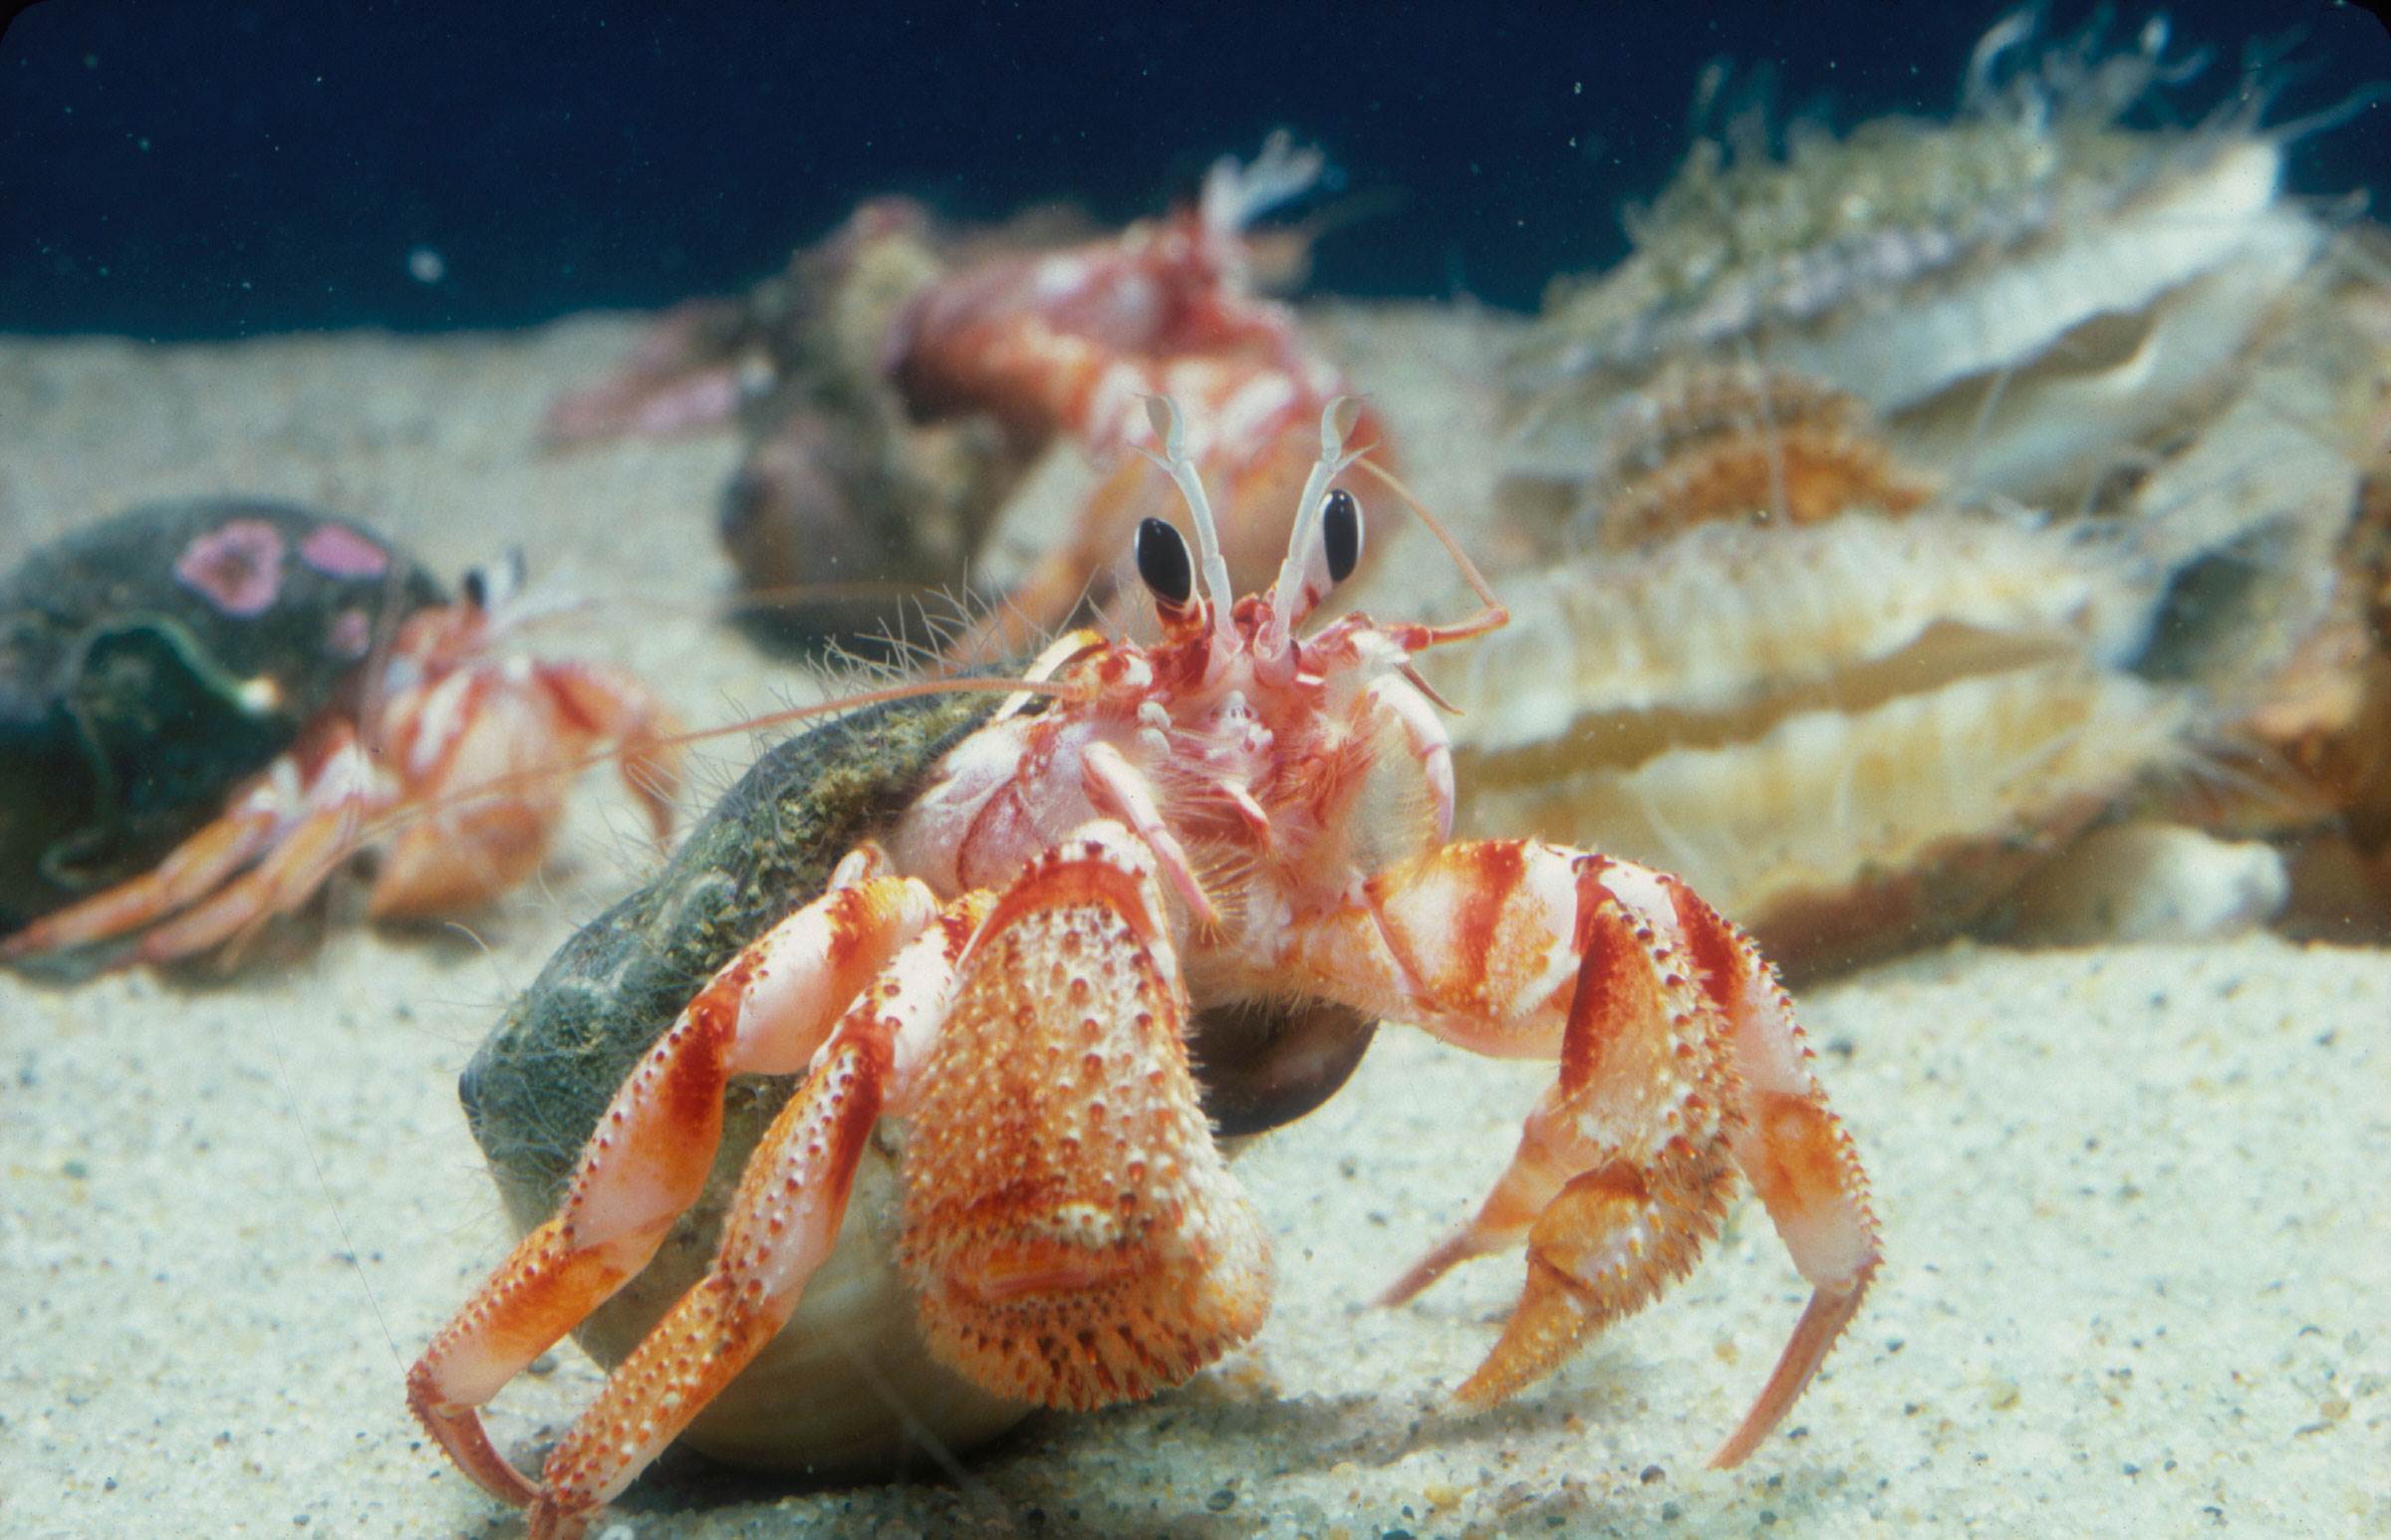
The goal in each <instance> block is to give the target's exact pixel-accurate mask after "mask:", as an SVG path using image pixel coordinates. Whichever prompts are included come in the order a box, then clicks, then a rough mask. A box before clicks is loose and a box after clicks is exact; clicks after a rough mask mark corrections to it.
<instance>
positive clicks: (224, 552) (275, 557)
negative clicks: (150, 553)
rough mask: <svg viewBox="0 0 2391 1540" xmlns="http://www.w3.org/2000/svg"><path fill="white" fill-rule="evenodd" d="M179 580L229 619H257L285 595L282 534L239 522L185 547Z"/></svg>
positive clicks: (263, 525) (177, 573)
mask: <svg viewBox="0 0 2391 1540" xmlns="http://www.w3.org/2000/svg"><path fill="white" fill-rule="evenodd" d="M174 576H175V577H177V578H180V579H181V580H182V582H183V585H184V586H185V587H186V588H189V589H191V590H192V591H194V592H195V593H197V594H198V595H199V596H200V597H201V598H202V599H205V600H206V601H207V602H208V603H209V604H211V605H214V606H215V607H216V608H217V609H219V610H221V611H223V612H224V613H225V614H226V615H257V614H259V613H261V612H262V611H265V610H267V609H269V608H271V607H272V605H273V603H274V596H275V595H276V594H279V593H281V592H282V531H280V530H278V529H276V528H275V527H274V526H273V525H271V524H268V523H267V522H266V521H265V520H263V519H234V520H232V521H231V522H230V523H227V524H221V525H218V526H217V527H216V528H214V529H212V530H210V531H208V532H207V533H206V534H204V535H201V536H200V537H199V538H198V539H196V540H194V541H192V542H191V543H190V544H189V545H188V546H186V547H184V548H183V552H182V555H181V557H180V558H179V559H177V560H176V561H175V563H174Z"/></svg>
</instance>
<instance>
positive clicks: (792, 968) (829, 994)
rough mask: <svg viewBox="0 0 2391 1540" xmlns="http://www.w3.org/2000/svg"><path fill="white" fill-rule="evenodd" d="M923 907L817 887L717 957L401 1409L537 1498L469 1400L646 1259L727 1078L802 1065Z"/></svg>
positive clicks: (678, 1198)
mask: <svg viewBox="0 0 2391 1540" xmlns="http://www.w3.org/2000/svg"><path fill="white" fill-rule="evenodd" d="M843 870H844V869H843ZM937 913H938V904H937V899H936V898H935V896H934V895H932V894H931V893H930V890H929V889H927V888H925V887H923V886H922V885H921V884H919V883H916V882H913V881H910V880H907V879H901V878H889V877H879V878H870V879H867V880H865V881H862V882H860V883H857V884H855V885H854V886H851V887H845V888H840V889H837V890H835V891H833V892H831V893H827V894H825V895H824V896H823V897H822V898H818V899H816V900H815V901H814V902H812V903H809V904H807V905H806V906H805V907H804V908H801V909H799V910H798V911H797V912H796V913H794V914H792V915H790V916H789V917H788V918H787V919H785V920H783V921H781V922H780V924H778V925H776V926H775V927H773V929H771V930H770V931H768V932H766V933H765V935H764V936H763V937H762V938H761V939H759V940H758V941H756V942H755V943H754V944H753V945H751V946H749V947H748V948H747V949H746V950H745V951H743V952H741V953H740V954H739V955H738V956H737V957H735V958H733V959H732V960H731V961H730V962H729V963H727V964H726V965H725V966H724V967H723V968H722V970H721V971H720V972H718V973H716V974H715V975H714V978H713V981H712V982H711V983H709V984H707V985H706V987H705V988H704V989H703V990H701V991H699V993H698V994H697V996H696V998H694V999H693V1000H691V1001H690V1002H689V1005H688V1007H687V1009H685V1010H684V1011H682V1012H681V1015H680V1018H679V1019H678V1020H677V1021H675V1022H674V1023H673V1024H672V1026H671V1027H670V1029H668V1030H667V1031H666V1032H665V1033H664V1036H663V1037H662V1038H660V1039H659V1040H658V1041H657V1044H656V1046H655V1048H653V1049H651V1050H650V1051H649V1054H648V1057H647V1058H646V1059H644V1060H643V1061H641V1064H640V1066H639V1068H638V1069H637V1070H635V1071H634V1072H633V1073H632V1076H631V1078H630V1079H629V1080H628V1081H627V1082H626V1083H625V1084H624V1087H623V1089H622V1090H621V1091H620V1092H619V1093H617V1095H616V1097H615V1101H614V1104H613V1106H611V1107H610V1108H609V1109H608V1110H607V1112H606V1114H605V1116H604V1117H603V1118H602V1119H601V1120H600V1122H599V1125H598V1132H597V1133H596V1134H594V1135H593V1136H592V1137H591V1140H590V1143H589V1146H588V1148H587V1149H586V1150H585V1151H584V1152H583V1154H582V1158H581V1164H580V1166H579V1167H578V1168H577V1169H576V1170H575V1172H574V1174H573V1180H572V1183H571V1185H570V1186H569V1187H568V1188H567V1190H566V1196H565V1201H564V1204H563V1206H562V1208H561V1209H560V1210H559V1212H558V1213H557V1216H556V1217H555V1218H553V1219H551V1220H549V1221H548V1222H547V1223H546V1224H543V1225H541V1226H540V1227H539V1228H538V1229H536V1230H534V1231H532V1232H531V1233H530V1234H529V1235H527V1236H525V1237H524V1238H523V1240H522V1242H521V1244H519V1245H518V1246H516V1248H515V1250H514V1253H513V1254H512V1255H511V1256H509V1257H508V1258H507V1259H506V1261H505V1262H504V1263H503V1264H501V1265H500V1267H499V1268H498V1270H497V1271H496V1272H495V1273H493V1274H492V1275H491V1276H490V1279H489V1281H488V1282H487V1283H485V1284H483V1285H482V1287H481V1289H480V1291H479V1292H478V1293H476V1294H475V1295H474V1297H473V1298H472V1299H471V1300H470V1301H469V1302H467V1304H466V1305H465V1307H464V1308H463V1309H462V1310H460V1311H459V1312H458V1313H457V1315H456V1317H455V1319H454V1320H452V1321H451V1322H450V1323H449V1325H448V1326H447V1328H446V1329H445V1330H443V1331H442V1332H441V1333H440V1334H439V1336H438V1337H436V1338H434V1339H433V1341H432V1343H431V1346H430V1347H428V1348H426V1349H425V1350H424V1352H423V1356H422V1357H421V1358H420V1359H418V1360H417V1361H416V1362H415V1366H414V1368H413V1369H412V1370H411V1371H410V1372H409V1373H408V1375H407V1403H408V1405H409V1407H411V1408H412V1409H413V1411H414V1413H415V1415H416V1417H417V1418H419V1419H420V1420H421V1421H422V1423H423V1425H424V1426H425V1427H426V1428H428V1429H430V1431H431V1434H432V1436H433V1437H435V1438H437V1439H438V1440H439V1442H440V1445H441V1447H443V1448H444V1449H446V1450H447V1451H448V1454H449V1457H450V1458H452V1459H454V1460H455V1461H456V1463H457V1464H458V1465H459V1466H460V1467H461V1468H462V1469H463V1470H464V1471H465V1473H466V1474H468V1475H470V1476H472V1477H473V1479H474V1480H475V1481H477V1482H479V1483H480V1484H481V1485H482V1486H483V1487H484V1488H485V1489H487V1490H488V1491H489V1492H491V1493H492V1494H493V1495H495V1496H497V1497H500V1498H503V1499H505V1500H507V1501H509V1502H517V1503H524V1502H529V1501H531V1500H532V1499H533V1498H534V1497H535V1496H536V1495H537V1491H536V1489H535V1488H534V1487H533V1486H532V1484H531V1483H530V1482H529V1481H528V1480H526V1479H525V1478H524V1477H523V1476H522V1475H521V1474H520V1473H519V1472H518V1471H516V1470H515V1469H514V1467H513V1466H511V1465H510V1464H508V1463H507V1461H506V1459H505V1457H504V1456H502V1455H500V1454H499V1453H498V1452H497V1450H496V1449H495V1448H494V1447H493V1446H492V1445H491V1443H490V1440H489V1434H488V1432H487V1430H486V1429H485V1428H484V1427H483V1426H482V1422H481V1416H480V1412H479V1411H478V1409H479V1408H480V1407H481V1406H482V1405H484V1404H485V1403H487V1402H488V1401H489V1400H490V1399H491V1398H492V1397H494V1396H496V1395H497V1394H498V1391H499V1389H500V1388H501V1387H503V1386H504V1385H505V1384H506V1383H507V1381H509V1380H511V1379H513V1378H514V1377H515V1376H516V1375H517V1374H518V1373H520V1372H521V1371H522V1369H523V1367H524V1366H525V1365H526V1364H529V1363H530V1362H531V1361H532V1360H533V1359H535V1358H537V1357H539V1355H540V1354H542V1353H544V1352H546V1351H547V1350H548V1349H549V1347H551V1346H552V1345H554V1344H555V1342H556V1341H557V1340H558V1339H559V1338H561V1337H563V1336H564V1335H565V1333H567V1332H568V1331H571V1330H572V1329H573V1328H574V1327H575V1326H577V1325H579V1324H580V1323H581V1321H582V1320H583V1319H584V1318H585V1317H587V1316H588V1315H589V1313H590V1312H591V1311H592V1310H595V1309H596V1308H597V1307H598V1306H599V1305H600V1304H602V1303H604V1302H605V1300H606V1299H607V1298H608V1297H609V1296H610V1295H612V1294H613V1293H614V1292H615V1290H616V1289H617V1288H619V1287H621V1286H622V1284H623V1282H624V1280H626V1279H628V1278H629V1277H631V1276H632V1275H633V1274H634V1273H636V1272H638V1271H639V1270H640V1269H641V1268H642V1267H644V1266H646V1265H647V1262H648V1259H649V1258H650V1257H651V1256H653V1255H654V1254H655V1251H656V1248H657V1246H658V1245H659V1244H660V1243H661V1242H662V1241H663V1239H664V1234H665V1232H666V1231H667V1230H669V1229H670V1228H671V1225H672V1221H673V1220H674V1219H675V1218H676V1217H677V1216H678V1215H679V1213H680V1212H681V1210H682V1209H684V1208H686V1207H687V1206H688V1204H689V1203H690V1202H691V1201H693V1200H694V1199H695V1197H696V1196H697V1194H698V1192H699V1191H700V1190H701V1189H702V1188H703V1186H704V1183H705V1174H706V1171H707V1170H708V1169H709V1168H710V1167H711V1166H712V1164H713V1158H714V1149H715V1146H716V1145H717V1144H719V1143H720V1140H721V1133H722V1091H723V1087H724V1085H725V1083H727V1082H728V1080H729V1079H730V1077H731V1076H733V1075H741V1074H765V1075H769V1074H783V1075H785V1074H793V1073H795V1072H797V1071H799V1070H802V1069H803V1068H805V1066H806V1063H807V1061H808V1060H809V1059H810V1058H811V1057H812V1055H813V1054H814V1052H815V1050H816V1048H817V1047H819V1046H820V1045H821V1044H822V1043H823V1042H824V1040H825V1039H826V1037H827V1036H828V1035H829V1033H830V1031H831V1029H832V1027H833V1025H834V1024H835V1023H837V1022H838V1021H839V1019H840V1016H841V1014H842V1013H843V1012H845V1011H846V1010H847V1008H848V1006H849V1005H850V1004H851V1003H852V1002H854V1001H855V999H856V998H857V996H858V995H859V994H861V993H862V992H863V990H864V989H865V987H866V985H868V984H870V983H871V982H872V981H873V979H874V978H875V977H876V976H877V975H878V974H880V973H881V971H882V970H883V969H884V968H885V967H887V966H888V965H889V963H890V960H891V959H892V958H893V957H895V956H896V955H897V953H898V950H899V948H900V947H902V946H903V945H905V943H907V942H908V941H909V940H911V939H912V938H913V937H915V936H916V935H918V934H920V933H921V932H922V930H923V929H924V928H925V927H926V926H928V925H930V922H931V921H932V920H933V919H934V918H935V917H936V915H937ZM634 1468H635V1469H636V1468H637V1467H634ZM624 1479H625V1480H628V1479H629V1475H628V1474H626V1475H625V1477H624Z"/></svg>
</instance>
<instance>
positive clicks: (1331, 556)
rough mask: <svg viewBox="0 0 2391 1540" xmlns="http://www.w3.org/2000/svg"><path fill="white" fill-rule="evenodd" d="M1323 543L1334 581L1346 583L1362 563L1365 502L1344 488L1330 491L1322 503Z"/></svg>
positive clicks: (1321, 526) (1323, 549)
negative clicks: (1363, 506) (1363, 503)
mask: <svg viewBox="0 0 2391 1540" xmlns="http://www.w3.org/2000/svg"><path fill="white" fill-rule="evenodd" d="M1320 545H1321V554H1322V555H1324V556H1326V557H1327V558H1328V581H1329V582H1331V583H1342V582H1344V581H1345V580H1346V579H1347V578H1350V577H1352V576H1353V570H1354V569H1355V568H1356V567H1359V566H1360V565H1362V505H1361V503H1360V502H1359V501H1358V500H1356V499H1355V497H1354V495H1353V494H1352V493H1351V492H1348V491H1346V490H1345V489H1344V488H1343V487H1338V488H1337V489H1336V490H1335V491H1333V492H1331V493H1329V494H1328V500H1327V502H1325V503H1323V504H1322V505H1321V508H1320Z"/></svg>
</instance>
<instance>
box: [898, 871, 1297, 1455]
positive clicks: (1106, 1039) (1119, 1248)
mask: <svg viewBox="0 0 2391 1540" xmlns="http://www.w3.org/2000/svg"><path fill="white" fill-rule="evenodd" d="M1151 874H1152V862H1151V859H1150V858H1147V857H1145V855H1144V853H1143V851H1142V850H1140V849H1137V848H1136V847H1133V846H1131V845H1129V844H1128V843H1127V842H1126V841H1125V840H1124V839H1123V837H1122V836H1120V835H1118V834H1115V835H1112V836H1110V837H1106V838H1098V839H1091V840H1086V841H1076V842H1073V843H1072V844H1070V845H1067V846H1065V847H1063V848H1061V849H1059V850H1057V851H1056V852H1054V853H1053V855H1052V856H1050V857H1049V858H1047V859H1045V860H1043V861H1040V862H1039V863H1037V864H1036V865H1034V866H1032V867H1031V868H1030V870H1029V871H1028V872H1026V873H1024V874H1023V875H1022V877H1021V879H1020V880H1019V881H1018V882H1017V883H1016V884H1015V885H1014V887H1013V889H1012V891H1011V892H1010V893H1009V894H1007V895H1006V897H1005V898H1004V900H1003V902H1002V903H1000V904H999V905H998V906H997V908H996V910H995V912H994V913H993V914H992V915H991V916H990V917H989V920H988V923H987V927H986V929H985V931H984V932H983V933H982V935H981V937H980V939H979V942H978V943H977V944H976V945H975V946H974V947H973V949H972V953H971V958H970V962H969V964H968V966H967V968H966V978H965V980H964V983H963V985H962V988H961V989H960V990H959V992H958V993H957V996H956V999H955V1002H954V1009H953V1012H952V1014H951V1015H950V1017H949V1018H948V1021H947V1025H946V1029H945V1031H944V1033H943V1034H942V1035H941V1036H940V1037H939V1039H938V1044H937V1047H936V1049H935V1051H934V1052H933V1054H932V1057H931V1060H930V1070H929V1074H928V1075H927V1077H926V1079H925V1082H924V1091H923V1095H922V1098H921V1100H920V1101H919V1102H918V1103H917V1104H915V1106H914V1108H913V1110H912V1111H913V1118H914V1133H913V1143H912V1145H911V1146H910V1149H909V1153H908V1158H907V1161H906V1167H905V1170H906V1238H905V1244H904V1247H903V1250H902V1252H901V1260H902V1261H903V1263H904V1265H905V1267H906V1270H907V1272H908V1274H909V1275H910V1276H912V1278H913V1279H914V1282H915V1286H916V1288H917V1289H918V1290H919V1293H920V1302H921V1311H922V1322H923V1326H924V1329H925V1331H926V1332H927V1334H928V1336H929V1339H930V1347H931V1350H932V1351H933V1352H935V1353H936V1354H937V1355H938V1356H939V1358H940V1359H942V1360H943V1361H945V1362H946V1363H947V1364H949V1365H951V1366H953V1367H954V1368H956V1369H958V1370H961V1371H962V1372H963V1373H964V1374H965V1375H967V1376H968V1377H969V1378H971V1379H972V1380H974V1381H976V1382H977V1383H979V1384H980V1385H983V1386H986V1387H987V1388H989V1389H990V1390H994V1391H996V1392H998V1393H1000V1394H1002V1395H1006V1396H1010V1397H1013V1398H1016V1399H1018V1400H1022V1401H1028V1402H1034V1403H1036V1404H1038V1405H1041V1406H1048V1407H1066V1408H1072V1409H1075V1410H1087V1409H1090V1408H1095V1407H1102V1406H1107V1405H1110V1404H1112V1403H1114V1402H1121V1401H1135V1400H1139V1399H1142V1398H1144V1397H1147V1396H1150V1395H1152V1394H1154V1392H1156V1391H1157V1390H1160V1389H1163V1388H1165V1387H1168V1386H1173V1385H1178V1384H1180V1383H1181V1382H1183V1381H1185V1380H1186V1379H1187V1378H1188V1377H1189V1376H1191V1375H1193V1374H1195V1371H1197V1370H1198V1369H1201V1368H1202V1367H1204V1366H1205V1365H1206V1364H1209V1363H1211V1362H1212V1361H1213V1360H1214V1359H1217V1358H1218V1357H1219V1356H1220V1355H1221V1354H1222V1353H1224V1352H1226V1351H1227V1350H1228V1349H1229V1348H1231V1347H1233V1346H1235V1345H1236V1344H1238V1343H1240V1342H1243V1341H1244V1340H1245V1339H1246V1338H1248V1337H1250V1336H1252V1335H1253V1334H1254V1333H1255V1332H1256V1331H1258V1330H1259V1329H1260V1328H1261V1324H1262V1317H1263V1315H1264V1313H1265V1311H1266V1309H1267V1307H1268V1302H1269V1260H1268V1258H1269V1249H1268V1245H1267V1242H1266V1241H1265V1240H1264V1238H1263V1235H1262V1228H1261V1222H1260V1220H1259V1218H1258V1217H1257V1216H1256V1215H1255V1214H1254V1212H1253V1208H1252V1205H1251V1204H1250V1203H1248V1202H1247V1201H1246V1198H1245V1196H1244V1194H1243V1193H1242V1192H1241V1191H1240V1190H1238V1188H1237V1186H1236V1183H1235V1182H1234V1181H1233V1180H1232V1179H1231V1178H1230V1176H1229V1174H1228V1168H1227V1165H1226V1163H1225V1162H1224V1161H1223V1160H1222V1159H1221V1157H1220V1154H1219V1152H1218V1151H1217V1150H1215V1149H1214V1148H1213V1145H1212V1140H1211V1132H1210V1129H1209V1128H1208V1127H1207V1125H1206V1124H1205V1121H1204V1117H1203V1113H1202V1110H1201V1108H1200V1107H1199V1106H1198V1105H1197V1100H1196V1092H1195V1079H1194V1077H1193V1076H1192V1075H1191V1074H1190V1073H1189V1070H1188V1056H1187V1050H1186V1046H1185V1042H1184V1035H1185V1030H1186V1024H1187V1017H1188V1007H1187V1000H1186V998H1185V996H1184V994H1183V992H1182V990H1181V986H1180V983H1179V967H1178V959H1177V958H1176V956H1175V955H1174V954H1173V951H1172V947H1171V942H1170V939H1169V937H1168V936H1167V935H1166V934H1165V932H1164V930H1163V927H1162V921H1161V915H1162V912H1163V909H1162V898H1161V895H1160V893H1159V892H1158V891H1157V890H1156V887H1155V883H1154V879H1153V877H1152V875H1151Z"/></svg>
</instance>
